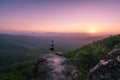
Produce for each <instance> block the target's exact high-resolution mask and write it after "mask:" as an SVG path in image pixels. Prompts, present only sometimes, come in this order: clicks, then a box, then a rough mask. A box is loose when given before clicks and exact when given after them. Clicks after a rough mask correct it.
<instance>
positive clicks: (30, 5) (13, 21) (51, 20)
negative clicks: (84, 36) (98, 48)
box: [0, 0, 120, 34]
mask: <svg viewBox="0 0 120 80" xmlns="http://www.w3.org/2000/svg"><path fill="white" fill-rule="evenodd" d="M0 31H24V32H27V31H30V32H58V33H91V34H98V33H99V34H106V33H111V34H112V33H114V34H118V33H120V0H0Z"/></svg>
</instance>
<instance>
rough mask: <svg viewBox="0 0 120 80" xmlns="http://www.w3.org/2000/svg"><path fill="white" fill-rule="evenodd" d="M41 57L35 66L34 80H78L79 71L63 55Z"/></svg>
mask: <svg viewBox="0 0 120 80" xmlns="http://www.w3.org/2000/svg"><path fill="white" fill-rule="evenodd" d="M58 54H59V53H57V54H44V55H40V57H39V59H38V61H37V63H36V64H35V68H34V72H33V79H32V80H77V71H76V69H75V67H73V66H72V65H71V64H70V62H69V60H68V59H67V58H65V57H63V56H60V55H62V53H60V54H59V55H58Z"/></svg>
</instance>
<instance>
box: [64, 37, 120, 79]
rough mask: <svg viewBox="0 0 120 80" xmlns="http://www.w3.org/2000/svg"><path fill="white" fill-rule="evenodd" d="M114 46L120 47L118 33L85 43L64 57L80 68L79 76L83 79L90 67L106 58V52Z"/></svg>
mask: <svg viewBox="0 0 120 80" xmlns="http://www.w3.org/2000/svg"><path fill="white" fill-rule="evenodd" d="M115 47H120V35H115V36H110V37H107V38H105V39H102V40H98V41H95V42H93V43H90V44H88V45H85V46H83V47H81V48H78V49H76V50H74V51H71V52H68V53H66V57H68V58H69V59H71V61H72V63H73V64H74V65H75V66H77V67H78V68H79V69H80V71H79V78H80V79H82V80H85V79H86V78H87V76H88V73H89V70H90V68H92V67H94V66H95V65H96V64H97V63H99V60H102V59H108V58H109V57H108V55H107V53H108V52H109V51H111V50H112V49H114V48H115Z"/></svg>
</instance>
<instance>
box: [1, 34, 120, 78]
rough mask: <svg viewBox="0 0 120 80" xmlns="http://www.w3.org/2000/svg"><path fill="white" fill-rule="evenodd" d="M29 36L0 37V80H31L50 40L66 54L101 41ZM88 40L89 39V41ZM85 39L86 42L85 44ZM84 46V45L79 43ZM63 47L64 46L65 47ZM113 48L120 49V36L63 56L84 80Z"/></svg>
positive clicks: (2, 35)
mask: <svg viewBox="0 0 120 80" xmlns="http://www.w3.org/2000/svg"><path fill="white" fill-rule="evenodd" d="M74 38H75V37H69V38H68V37H67V38H65V37H63V38H62V37H54V38H53V37H52V38H51V37H31V36H17V35H4V34H1V35H0V80H31V79H30V78H31V77H32V70H33V68H34V64H35V62H36V59H37V58H36V57H37V56H38V55H39V54H41V53H46V52H48V51H47V50H48V43H47V42H49V40H52V39H53V40H55V44H56V45H57V46H56V48H57V49H58V50H59V51H62V52H66V51H68V50H71V49H73V48H74V47H78V46H80V45H84V44H86V43H89V42H91V41H93V40H97V39H101V38H99V37H98V38H96V37H93V38H91V37H90V38H87V39H83V42H82V41H81V39H79V38H78V37H76V38H75V39H74ZM89 39H90V40H89ZM85 40H86V41H85ZM81 43H84V44H81ZM64 44H65V45H64ZM115 45H119V46H120V35H117V36H111V37H108V38H106V39H103V40H100V41H95V42H93V43H91V44H88V45H86V46H83V47H81V48H79V49H76V50H74V51H71V52H68V53H66V54H65V55H66V57H68V58H70V60H71V61H72V63H73V64H74V65H75V66H77V67H78V68H79V70H80V71H79V72H78V75H79V78H80V80H85V79H86V77H87V75H88V72H89V70H90V68H92V67H94V66H95V65H96V64H97V63H98V62H99V60H100V59H104V58H108V56H107V54H106V53H108V52H109V51H110V50H111V49H113V48H114V46H115Z"/></svg>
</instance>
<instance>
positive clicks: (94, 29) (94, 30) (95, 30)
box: [88, 28, 97, 34]
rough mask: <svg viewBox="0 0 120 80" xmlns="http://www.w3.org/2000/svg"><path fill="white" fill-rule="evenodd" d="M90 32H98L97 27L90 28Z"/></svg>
mask: <svg viewBox="0 0 120 80" xmlns="http://www.w3.org/2000/svg"><path fill="white" fill-rule="evenodd" d="M88 33H91V34H94V33H97V29H96V28H91V29H89V31H88Z"/></svg>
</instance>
